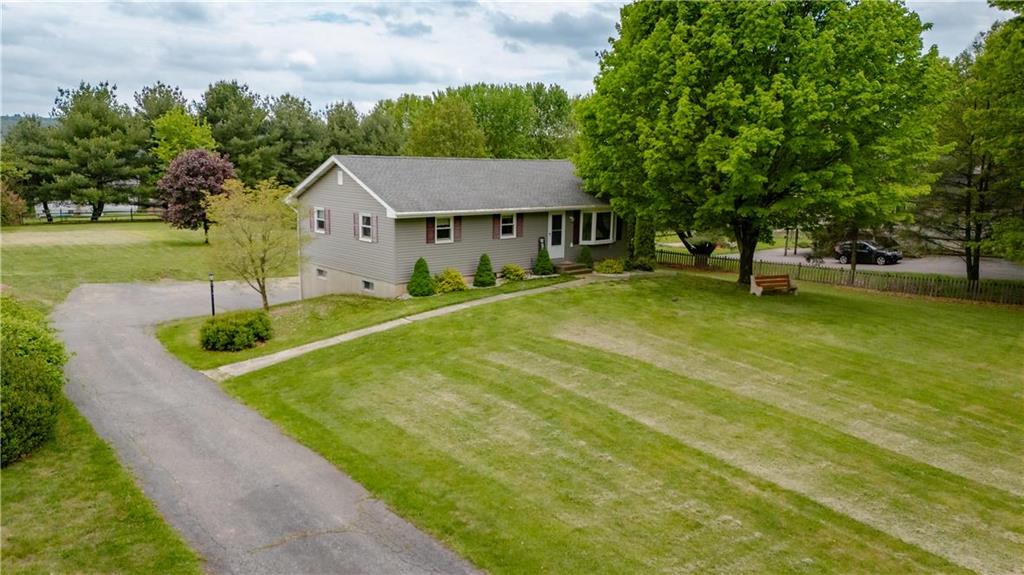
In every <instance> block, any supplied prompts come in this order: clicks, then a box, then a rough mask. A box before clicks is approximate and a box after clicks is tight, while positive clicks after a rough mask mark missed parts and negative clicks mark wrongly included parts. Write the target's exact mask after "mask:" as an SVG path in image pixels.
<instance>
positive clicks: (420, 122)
mask: <svg viewBox="0 0 1024 575" xmlns="http://www.w3.org/2000/svg"><path fill="white" fill-rule="evenodd" d="M405 154H406V155H410V156H445V157H461V158H483V157H486V156H487V142H486V138H485V137H484V132H483V130H481V129H480V126H478V125H477V123H476V119H475V118H474V117H473V110H471V109H470V107H469V104H467V103H466V102H465V101H463V100H462V99H461V98H459V97H457V96H445V97H441V98H439V99H437V100H436V101H435V102H434V104H433V105H432V106H431V107H430V108H428V109H427V110H426V111H424V112H422V113H421V114H420V115H418V116H417V118H416V121H415V122H414V123H413V125H412V129H411V130H410V131H409V140H408V142H406V145H405Z"/></svg>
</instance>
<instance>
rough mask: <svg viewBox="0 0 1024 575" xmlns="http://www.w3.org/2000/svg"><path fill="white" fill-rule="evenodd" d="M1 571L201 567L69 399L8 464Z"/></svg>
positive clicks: (156, 570) (136, 570)
mask: <svg viewBox="0 0 1024 575" xmlns="http://www.w3.org/2000/svg"><path fill="white" fill-rule="evenodd" d="M2 527H3V529H2V534H3V554H2V555H3V559H2V562H0V567H2V570H3V572H4V573H199V572H201V569H200V562H199V559H198V557H197V556H196V554H195V553H194V552H192V550H190V549H189V548H188V546H186V545H185V542H184V541H182V539H181V537H180V536H178V534H177V533H176V532H175V531H174V530H172V529H171V528H170V527H169V526H168V525H167V524H166V523H164V521H163V519H162V518H161V517H160V515H159V514H158V513H157V511H156V509H155V508H154V507H153V504H152V503H150V502H149V500H148V499H146V498H145V496H143V495H142V492H141V491H139V489H138V488H137V487H136V486H135V483H134V482H133V481H132V478H131V476H130V475H129V474H128V473H127V472H126V471H125V470H124V469H122V468H121V466H120V465H118V462H117V459H116V458H115V457H114V453H113V451H111V449H110V448H109V447H107V445H106V444H105V443H103V441H102V440H100V438H99V437H97V436H96V434H95V433H94V432H93V430H92V428H91V427H90V426H89V423H88V422H87V421H86V420H85V419H84V418H83V417H82V416H81V415H79V414H78V412H77V411H76V410H75V409H74V407H72V406H71V405H70V404H68V405H67V406H66V409H65V410H64V412H63V413H62V414H61V417H60V419H59V422H58V426H57V437H56V439H55V440H54V441H51V442H49V443H47V444H46V445H45V446H44V447H42V448H41V449H39V450H38V451H36V452H35V453H33V454H32V455H31V456H29V458H28V459H25V460H23V461H20V462H18V463H15V464H14V465H11V466H10V467H8V468H6V469H4V471H3V515H2Z"/></svg>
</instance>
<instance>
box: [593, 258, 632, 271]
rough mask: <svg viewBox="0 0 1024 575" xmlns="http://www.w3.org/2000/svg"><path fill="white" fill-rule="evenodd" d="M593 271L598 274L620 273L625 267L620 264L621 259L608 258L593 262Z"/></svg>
mask: <svg viewBox="0 0 1024 575" xmlns="http://www.w3.org/2000/svg"><path fill="white" fill-rule="evenodd" d="M594 271H595V272H597V273H599V274H621V273H622V272H624V271H626V268H625V266H624V265H623V264H622V260H619V259H615V258H608V259H606V260H601V261H599V262H597V263H596V264H594Z"/></svg>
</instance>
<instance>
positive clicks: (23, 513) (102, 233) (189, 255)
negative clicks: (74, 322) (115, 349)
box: [0, 222, 207, 573]
mask: <svg viewBox="0 0 1024 575" xmlns="http://www.w3.org/2000/svg"><path fill="white" fill-rule="evenodd" d="M0 241H2V248H0V264H2V265H0V281H2V282H3V284H4V290H10V293H12V294H13V295H15V296H16V297H18V298H19V299H21V300H23V301H26V302H31V303H33V304H34V305H36V306H37V307H39V308H41V309H43V310H46V311H49V309H50V308H52V307H53V306H54V305H56V304H58V303H60V302H61V301H63V300H64V298H65V297H66V296H67V294H68V292H70V291H71V290H72V289H73V288H74V287H75V286H77V285H78V284H80V283H83V282H120V281H148V280H158V279H162V278H178V279H205V277H206V273H207V263H206V261H207V258H206V246H205V245H204V244H203V240H202V233H200V232H190V231H180V230H172V229H170V228H169V227H167V225H166V224H163V223H161V222H142V223H97V224H80V223H60V224H52V225H50V224H39V225H32V226H23V227H14V228H9V227H5V228H3V230H2V240H0ZM0 481H2V485H3V487H2V489H3V510H2V516H0V526H2V537H3V546H2V554H0V555H2V561H0V567H2V571H3V572H4V573H18V572H28V573H48V572H49V573H74V572H90V573H102V572H105V573H196V572H199V571H200V563H199V559H198V558H197V556H196V555H195V553H193V552H192V550H191V549H189V547H188V546H187V545H186V544H185V542H184V541H183V540H182V539H181V538H180V537H179V536H178V535H177V533H176V532H175V531H173V530H172V529H171V528H170V527H169V526H168V525H167V524H165V523H164V521H163V519H162V518H161V517H160V515H159V514H158V513H157V511H156V510H155V509H154V507H153V506H152V504H151V503H150V502H149V500H148V499H146V498H145V496H144V495H143V494H142V492H141V490H139V488H138V487H137V486H136V485H135V483H134V480H133V478H132V476H131V474H130V473H129V472H128V471H127V470H125V469H124V468H123V467H121V465H120V464H119V463H118V461H117V459H116V458H115V456H114V454H113V452H112V451H111V450H110V448H109V447H107V445H106V443H104V442H103V440H102V439H100V437H99V436H97V435H96V433H95V431H93V429H92V427H91V426H90V425H89V423H88V422H87V421H86V420H85V419H84V418H83V417H82V416H81V415H80V414H79V413H78V411H77V410H76V409H75V408H74V406H72V405H71V404H70V403H69V404H67V405H66V408H65V410H64V412H63V413H62V415H61V417H60V420H59V424H58V430H57V434H56V437H55V438H54V439H53V440H52V441H50V442H49V443H47V444H46V445H45V446H44V447H42V448H41V449H39V450H38V451H36V452H35V453H33V454H32V455H31V456H30V457H29V458H28V459H26V460H23V461H19V462H17V463H14V464H12V465H10V466H8V467H6V468H5V469H4V470H3V471H2V472H0Z"/></svg>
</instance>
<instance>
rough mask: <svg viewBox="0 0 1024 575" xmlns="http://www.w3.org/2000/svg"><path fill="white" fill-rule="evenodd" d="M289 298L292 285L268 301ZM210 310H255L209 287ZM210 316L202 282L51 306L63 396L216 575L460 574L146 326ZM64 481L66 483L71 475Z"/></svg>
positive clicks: (252, 300)
mask: <svg viewBox="0 0 1024 575" xmlns="http://www.w3.org/2000/svg"><path fill="white" fill-rule="evenodd" d="M297 298H298V282H297V280H295V279H291V280H283V281H279V282H277V283H276V284H275V285H274V289H273V297H272V300H273V301H275V302H280V301H287V300H293V299H297ZM217 303H218V309H220V310H227V309H238V308H245V307H256V306H258V305H259V300H258V297H257V296H256V294H255V292H253V291H252V290H251V289H250V288H248V287H246V286H242V285H238V284H234V283H231V282H220V283H218V284H217ZM208 312H209V287H208V284H205V283H201V282H199V283H184V282H166V283H158V284H89V285H83V286H80V287H78V288H76V289H75V290H74V291H72V292H71V294H70V295H69V296H68V298H67V300H66V301H65V302H64V303H63V304H61V305H60V306H59V307H58V308H57V310H56V311H55V312H54V321H55V324H56V326H57V328H58V329H60V330H61V332H62V338H63V339H64V342H65V343H66V344H67V347H68V349H69V351H71V352H74V354H75V355H74V357H73V358H72V359H71V361H70V362H68V366H67V374H68V380H69V381H68V385H67V387H66V391H67V395H68V397H70V398H71V400H72V401H73V402H74V403H75V405H77V406H78V408H79V409H80V410H81V412H82V413H83V414H84V415H85V416H86V417H87V418H88V419H89V421H90V422H91V423H92V425H93V427H94V428H96V431H98V432H99V434H100V435H101V436H102V437H103V438H104V439H106V440H107V441H108V442H109V443H110V444H111V445H112V446H113V447H114V449H115V450H116V451H117V453H118V456H119V457H120V459H121V461H122V462H124V463H125V464H127V465H128V466H129V467H130V468H131V469H132V471H133V472H134V474H135V476H136V477H137V478H138V480H139V482H140V483H141V485H142V487H143V490H144V491H145V493H146V495H147V496H149V497H150V498H151V499H152V500H153V501H154V502H155V503H156V505H157V507H158V508H159V509H160V512H161V513H162V514H163V516H164V517H165V518H167V520H168V521H169V522H170V523H171V525H173V526H174V527H175V528H176V529H178V531H179V532H181V533H182V534H183V535H184V536H185V538H186V539H187V540H188V542H189V543H190V544H191V545H192V546H193V547H194V548H195V549H196V550H197V551H198V552H199V553H200V554H202V555H203V556H204V557H205V558H206V560H207V568H208V569H209V570H210V571H213V572H218V573H244V574H250V573H251V574H256V573H288V574H298V573H387V574H399V573H467V572H473V568H472V567H471V566H470V565H469V564H468V563H466V562H465V561H464V560H462V559H461V558H459V557H457V556H456V555H455V554H454V553H452V552H451V551H449V550H447V549H445V548H443V547H442V546H441V545H439V544H438V543H437V542H436V541H434V540H433V539H431V538H430V537H428V536H427V535H425V534H423V533H422V532H420V531H419V530H417V529H416V528H415V527H413V526H412V525H410V524H409V523H407V522H406V521H404V520H402V519H401V518H399V517H397V516H396V515H394V514H393V513H391V512H390V511H389V510H388V509H387V508H386V507H385V506H384V505H383V504H382V503H381V502H379V501H377V500H376V499H373V498H371V497H370V496H369V495H368V493H367V492H366V490H365V489H363V487H362V486H360V485H359V484H357V483H355V482H354V481H352V479H350V478H349V477H348V476H346V475H345V474H343V473H342V472H340V471H339V470H338V469H337V468H335V467H334V466H332V465H331V464H329V463H328V462H327V461H325V460H324V459H323V458H322V457H320V456H319V455H317V454H316V453H313V452H312V451H310V450H309V449H306V448H305V447H303V446H301V445H299V444H298V443H296V442H295V441H293V440H292V439H289V438H288V437H285V436H284V435H283V434H282V433H281V432H280V431H279V430H278V429H277V428H276V427H275V426H274V425H273V424H271V423H270V422H268V421H267V420H265V419H264V418H262V417H261V416H259V415H258V414H256V413H255V412H254V411H252V410H250V409H248V408H246V407H244V406H242V405H241V404H239V403H238V402H236V401H234V400H233V399H231V398H230V397H228V396H227V395H226V394H225V393H224V392H223V391H221V389H220V388H219V387H218V386H217V384H216V383H214V382H213V381H211V380H210V379H209V378H207V377H205V376H203V375H202V374H200V373H198V372H196V371H194V370H192V369H190V368H188V367H187V366H185V365H184V364H182V363H181V362H179V361H177V360H176V359H175V358H174V357H172V356H171V355H170V354H168V353H167V352H166V351H165V350H164V349H163V347H162V346H161V345H160V343H159V342H158V341H157V340H156V339H155V338H154V337H153V332H154V329H153V325H154V324H156V323H158V322H161V321H166V320H169V319H174V318H178V317H187V316H195V315H202V314H204V313H208ZM72 480H73V478H72Z"/></svg>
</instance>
